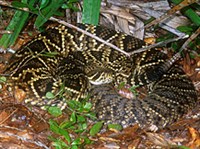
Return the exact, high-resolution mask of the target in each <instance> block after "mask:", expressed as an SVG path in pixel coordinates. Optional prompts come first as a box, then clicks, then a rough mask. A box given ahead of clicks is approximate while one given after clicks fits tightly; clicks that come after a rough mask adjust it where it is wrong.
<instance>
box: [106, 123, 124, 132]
mask: <svg viewBox="0 0 200 149" xmlns="http://www.w3.org/2000/svg"><path fill="white" fill-rule="evenodd" d="M108 129H115V130H119V131H120V130H122V129H123V127H122V126H121V125H119V124H108Z"/></svg>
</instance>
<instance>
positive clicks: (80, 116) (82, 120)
mask: <svg viewBox="0 0 200 149" xmlns="http://www.w3.org/2000/svg"><path fill="white" fill-rule="evenodd" d="M85 121H86V119H85V117H84V116H82V115H77V122H78V123H80V122H85Z"/></svg>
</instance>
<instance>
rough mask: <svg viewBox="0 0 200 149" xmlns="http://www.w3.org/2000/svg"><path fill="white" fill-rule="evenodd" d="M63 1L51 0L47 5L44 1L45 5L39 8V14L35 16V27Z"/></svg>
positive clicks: (41, 23)
mask: <svg viewBox="0 0 200 149" xmlns="http://www.w3.org/2000/svg"><path fill="white" fill-rule="evenodd" d="M64 2H65V0H51V1H49V3H48V5H47V4H46V3H44V4H45V7H43V8H42V10H40V12H39V13H38V14H39V16H37V18H36V21H35V26H36V28H39V27H41V26H42V25H43V24H44V23H45V22H46V21H47V20H48V19H49V18H50V17H51V16H53V15H54V14H55V13H56V12H57V11H58V9H59V8H60V7H61V6H62V5H63V3H64Z"/></svg>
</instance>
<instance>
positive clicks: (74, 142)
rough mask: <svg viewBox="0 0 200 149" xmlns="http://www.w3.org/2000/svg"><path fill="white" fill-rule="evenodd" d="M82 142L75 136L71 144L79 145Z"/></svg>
mask: <svg viewBox="0 0 200 149" xmlns="http://www.w3.org/2000/svg"><path fill="white" fill-rule="evenodd" d="M81 143H82V139H81V138H76V139H75V140H74V141H73V142H72V145H80V144H81Z"/></svg>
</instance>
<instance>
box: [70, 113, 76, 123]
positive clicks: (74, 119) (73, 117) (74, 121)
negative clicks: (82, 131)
mask: <svg viewBox="0 0 200 149" xmlns="http://www.w3.org/2000/svg"><path fill="white" fill-rule="evenodd" d="M70 121H71V122H72V123H76V113H75V112H73V113H72V115H71V117H70Z"/></svg>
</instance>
